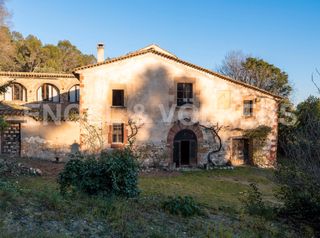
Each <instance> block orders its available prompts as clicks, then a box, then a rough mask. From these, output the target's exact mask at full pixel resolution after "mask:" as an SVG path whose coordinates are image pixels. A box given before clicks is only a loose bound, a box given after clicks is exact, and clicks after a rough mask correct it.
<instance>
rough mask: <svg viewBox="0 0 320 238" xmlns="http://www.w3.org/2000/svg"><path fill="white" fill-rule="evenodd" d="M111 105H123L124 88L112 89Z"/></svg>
mask: <svg viewBox="0 0 320 238" xmlns="http://www.w3.org/2000/svg"><path fill="white" fill-rule="evenodd" d="M112 106H118V107H119V106H121V107H123V106H124V90H123V89H113V90H112Z"/></svg>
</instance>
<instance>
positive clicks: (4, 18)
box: [0, 0, 10, 26]
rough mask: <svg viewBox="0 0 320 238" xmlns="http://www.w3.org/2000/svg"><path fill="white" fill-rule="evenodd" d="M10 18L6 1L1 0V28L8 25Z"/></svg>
mask: <svg viewBox="0 0 320 238" xmlns="http://www.w3.org/2000/svg"><path fill="white" fill-rule="evenodd" d="M9 17H10V13H9V12H8V10H7V8H6V6H5V0H0V26H5V25H7V21H8V19H9Z"/></svg>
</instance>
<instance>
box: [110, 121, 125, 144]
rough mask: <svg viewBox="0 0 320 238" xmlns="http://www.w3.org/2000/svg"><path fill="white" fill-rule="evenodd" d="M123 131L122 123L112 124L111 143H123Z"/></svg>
mask: <svg viewBox="0 0 320 238" xmlns="http://www.w3.org/2000/svg"><path fill="white" fill-rule="evenodd" d="M123 129H124V128H123V124H122V123H114V124H113V125H112V143H123V138H124V136H123V135H124V133H123V132H124V131H123Z"/></svg>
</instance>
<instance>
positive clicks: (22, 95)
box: [4, 83, 27, 102]
mask: <svg viewBox="0 0 320 238" xmlns="http://www.w3.org/2000/svg"><path fill="white" fill-rule="evenodd" d="M4 99H5V100H6V101H24V102H26V101H27V90H26V88H25V87H23V86H22V85H21V84H19V83H13V84H11V85H10V86H9V87H8V88H7V91H6V93H5V95H4Z"/></svg>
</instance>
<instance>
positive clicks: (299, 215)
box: [276, 165, 320, 234]
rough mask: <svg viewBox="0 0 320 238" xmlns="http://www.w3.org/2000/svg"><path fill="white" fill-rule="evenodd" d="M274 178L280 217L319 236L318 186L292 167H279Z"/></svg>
mask: <svg viewBox="0 0 320 238" xmlns="http://www.w3.org/2000/svg"><path fill="white" fill-rule="evenodd" d="M276 177H277V180H278V182H279V183H280V189H279V190H278V192H277V194H276V195H277V198H278V199H279V200H281V201H282V202H283V207H282V208H281V210H280V215H282V216H283V217H286V218H288V219H289V220H291V221H293V222H294V223H296V224H306V225H308V226H311V227H312V228H313V229H314V230H315V232H316V233H318V234H320V215H319V214H320V184H318V183H317V182H316V181H315V179H314V178H313V177H312V176H310V174H306V173H305V172H304V171H301V170H299V169H298V168H297V167H296V166H292V165H291V166H290V165H285V166H284V165H279V167H278V169H277V172H276Z"/></svg>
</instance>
